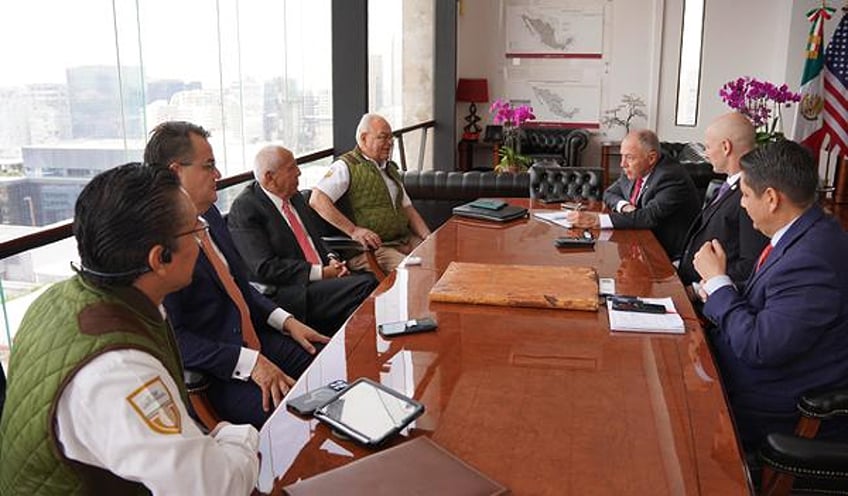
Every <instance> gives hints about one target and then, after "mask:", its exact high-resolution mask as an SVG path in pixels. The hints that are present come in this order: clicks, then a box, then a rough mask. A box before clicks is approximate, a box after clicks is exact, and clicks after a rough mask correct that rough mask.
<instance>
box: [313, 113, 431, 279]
mask: <svg viewBox="0 0 848 496" xmlns="http://www.w3.org/2000/svg"><path fill="white" fill-rule="evenodd" d="M393 141H394V137H393V136H392V128H391V127H390V126H389V123H388V122H387V121H386V119H384V118H383V117H381V116H379V115H377V114H365V115H364V116H362V119H361V120H360V121H359V126H357V128H356V148H354V149H353V150H351V151H349V152H347V153H345V154H344V155H342V156H341V157H339V159H338V160H336V161H335V162H333V164H332V165H331V166H330V170H329V171H327V174H326V175H325V176H324V178H323V179H321V181H320V182H319V183H318V184H317V185H316V186H315V188H313V189H312V196H311V197H310V199H309V205H310V206H312V208H314V209H315V211H316V212H318V214H320V215H321V217H323V218H324V219H326V220H327V222H329V223H330V224H332V225H334V226H335V227H336V228H338V229H339V230H341V231H342V232H343V233H345V234H347V235H348V236H350V237H351V238H353V239H354V240H356V241H358V242H359V243H360V244H362V246H363V247H365V248H366V249H368V250H373V251H374V255H375V257H376V259H377V263H378V264H379V266H380V268H381V269H382V270H383V271H385V272H391V271H392V270H394V268H395V267H397V266H398V264H399V263H400V262H401V260H403V258H404V257H405V256H406V255H408V254H409V253H410V252H411V251H412V250H413V249H414V248H415V247H416V246H418V245H419V244H420V243H421V241H422V240H423V239H424V238H426V237H427V236H429V235H430V229H429V228H428V227H427V224H426V223H425V222H424V219H422V218H421V215H420V214H419V213H418V211H417V210H416V209H415V207H414V206H413V205H412V201H411V200H410V199H409V195H407V194H406V191H405V190H404V189H403V182H402V181H401V178H400V173H399V172H398V167H397V164H395V163H394V162H392V161H391V160H390V157H391V155H392V143H393ZM339 205H341V206H342V209H343V210H345V211H347V212H349V216H348V215H345V214H344V213H343V212H342V210H341V209H340V208H339ZM349 263H350V266H351V268H353V269H367V268H368V263H367V261H366V257H365V255H364V254H363V255H360V256H357V257H354V258H352V259H351V260H350V261H349Z"/></svg>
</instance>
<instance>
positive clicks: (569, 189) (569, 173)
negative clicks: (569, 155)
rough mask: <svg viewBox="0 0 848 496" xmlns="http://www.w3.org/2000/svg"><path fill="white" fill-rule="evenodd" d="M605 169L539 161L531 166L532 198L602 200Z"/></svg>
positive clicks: (542, 199)
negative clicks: (565, 165) (602, 181)
mask: <svg viewBox="0 0 848 496" xmlns="http://www.w3.org/2000/svg"><path fill="white" fill-rule="evenodd" d="M602 177H603V170H602V169H600V168H597V169H596V168H589V167H560V166H559V165H557V164H555V163H545V162H537V163H535V164H533V166H532V167H530V198H532V199H534V200H541V201H581V200H600V199H601V194H602V193H603V191H602V188H603V185H602V184H601V178H602Z"/></svg>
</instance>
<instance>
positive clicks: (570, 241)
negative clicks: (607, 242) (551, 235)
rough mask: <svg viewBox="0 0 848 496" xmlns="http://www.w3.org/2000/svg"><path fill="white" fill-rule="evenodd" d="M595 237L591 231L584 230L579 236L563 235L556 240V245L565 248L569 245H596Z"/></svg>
mask: <svg viewBox="0 0 848 496" xmlns="http://www.w3.org/2000/svg"><path fill="white" fill-rule="evenodd" d="M594 244H595V237H594V236H592V233H591V232H590V231H583V234H581V235H579V236H563V237H561V238H557V239H555V240H554V245H556V247H557V248H565V247H568V246H594Z"/></svg>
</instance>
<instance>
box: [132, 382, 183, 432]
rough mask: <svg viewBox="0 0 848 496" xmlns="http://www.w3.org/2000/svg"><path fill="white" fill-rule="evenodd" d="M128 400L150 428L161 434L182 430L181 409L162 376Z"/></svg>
mask: <svg viewBox="0 0 848 496" xmlns="http://www.w3.org/2000/svg"><path fill="white" fill-rule="evenodd" d="M127 401H128V402H129V403H130V405H132V407H133V410H135V412H136V413H137V414H138V416H139V417H141V419H142V420H143V421H144V423H145V424H147V426H148V427H150V429H152V430H153V431H154V432H158V433H159V434H179V433H181V432H182V419H181V418H180V409H179V408H177V404H176V403H175V402H174V397H173V396H172V395H171V391H169V390H168V388H167V386H165V383H164V382H162V378H161V377H160V376H158V375H157V376H156V377H154V378H153V379H151V380H150V381H147V383H145V384H144V385H143V386H141V387H140V388H138V389H136V390H135V391H133V392H132V394H130V395H129V396H127Z"/></svg>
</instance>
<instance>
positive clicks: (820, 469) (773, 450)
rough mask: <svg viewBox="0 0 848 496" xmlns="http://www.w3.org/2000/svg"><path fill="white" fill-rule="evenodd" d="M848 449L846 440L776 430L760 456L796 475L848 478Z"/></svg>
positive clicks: (778, 470)
mask: <svg viewBox="0 0 848 496" xmlns="http://www.w3.org/2000/svg"><path fill="white" fill-rule="evenodd" d="M846 448H848V445H846V444H845V443H839V442H833V441H824V440H820V439H807V438H802V437H796V436H793V435H790V434H774V433H773V434H769V435H768V436H767V437H766V442H765V444H764V445H763V447H762V448H761V449H760V459H761V460H762V461H763V463H764V464H765V465H767V466H769V467H771V468H772V469H774V470H775V471H777V472H782V473H788V474H791V475H794V476H796V477H813V478H817V479H848V449H846ZM843 484H844V483H843Z"/></svg>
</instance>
